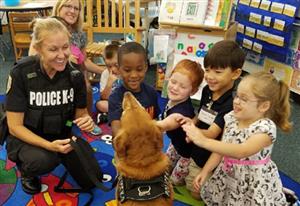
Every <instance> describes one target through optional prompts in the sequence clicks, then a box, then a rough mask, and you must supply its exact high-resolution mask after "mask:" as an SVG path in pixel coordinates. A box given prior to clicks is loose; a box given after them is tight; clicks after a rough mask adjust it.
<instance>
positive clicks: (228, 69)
mask: <svg viewBox="0 0 300 206" xmlns="http://www.w3.org/2000/svg"><path fill="white" fill-rule="evenodd" d="M244 61H245V54H244V52H243V50H242V49H241V48H240V47H239V46H238V44H236V43H235V42H234V41H229V40H222V41H219V42H217V43H215V44H214V46H213V47H212V48H211V49H209V51H208V53H207V54H206V56H205V57H204V68H205V73H204V79H205V80H206V82H207V85H206V86H205V87H204V88H203V91H202V97H201V100H200V107H199V115H198V119H199V120H198V119H197V118H195V121H197V122H196V125H197V127H199V130H201V131H202V132H203V134H204V135H205V136H206V137H208V138H212V139H220V138H221V134H222V130H223V127H224V123H225V122H224V115H225V114H226V113H228V112H230V111H231V110H232V101H233V100H232V92H233V91H234V90H235V84H236V83H237V81H236V80H238V79H239V77H240V75H241V72H242V70H241V68H242V66H243V64H244ZM210 154H211V152H209V151H208V150H206V149H204V148H200V147H198V146H196V145H192V151H191V157H192V161H191V163H190V165H189V174H188V176H187V177H186V179H185V181H186V187H187V189H188V190H189V191H191V195H192V196H193V197H194V198H196V199H199V193H198V192H197V191H195V190H194V187H193V180H194V178H195V177H196V175H197V174H198V173H199V171H200V170H201V168H202V167H203V166H204V164H205V163H206V161H207V160H208V158H209V156H210Z"/></svg>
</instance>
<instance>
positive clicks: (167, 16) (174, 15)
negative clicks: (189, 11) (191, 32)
mask: <svg viewBox="0 0 300 206" xmlns="http://www.w3.org/2000/svg"><path fill="white" fill-rule="evenodd" d="M182 4H183V1H178V0H163V1H162V2H161V5H160V10H159V18H158V21H159V22H160V23H175V24H176V23H177V24H179V21H180V14H181V9H182Z"/></svg>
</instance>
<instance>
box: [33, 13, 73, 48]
mask: <svg viewBox="0 0 300 206" xmlns="http://www.w3.org/2000/svg"><path fill="white" fill-rule="evenodd" d="M31 27H33V34H32V40H33V42H34V46H36V47H40V46H41V43H42V41H43V40H44V39H45V38H46V37H47V35H49V34H50V35H52V34H55V33H57V32H63V33H65V34H67V35H68V37H69V38H70V36H71V35H70V33H69V31H68V29H67V28H66V27H65V26H64V25H63V23H61V22H60V21H59V20H57V19H55V18H46V19H41V18H37V19H34V20H33V21H32V22H31Z"/></svg>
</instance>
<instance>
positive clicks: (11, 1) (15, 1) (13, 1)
mask: <svg viewBox="0 0 300 206" xmlns="http://www.w3.org/2000/svg"><path fill="white" fill-rule="evenodd" d="M4 3H5V5H6V6H18V5H19V4H20V0H4Z"/></svg>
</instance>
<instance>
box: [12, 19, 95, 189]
mask: <svg viewBox="0 0 300 206" xmlns="http://www.w3.org/2000/svg"><path fill="white" fill-rule="evenodd" d="M33 47H34V49H35V51H36V52H37V55H35V56H28V57H26V58H23V59H22V60H20V61H18V62H17V64H16V65H15V66H14V68H13V70H12V71H11V74H10V76H9V81H8V84H7V99H6V108H7V121H8V127H9V132H10V135H9V136H8V139H7V153H8V158H9V159H10V160H12V161H14V162H16V164H17V166H18V169H19V170H20V172H21V184H22V188H23V190H24V191H25V192H26V193H28V194H36V193H38V192H40V190H41V184H40V181H39V176H40V175H43V174H46V173H48V172H50V171H51V170H53V169H54V168H55V167H56V166H57V165H58V164H59V163H60V158H61V156H62V155H63V154H66V153H68V152H70V151H71V150H72V147H71V145H70V139H69V138H70V135H71V125H72V123H74V124H76V125H77V126H78V127H79V128H80V129H81V130H83V131H87V132H90V131H92V130H93V129H94V122H93V120H92V118H91V117H90V116H89V115H88V112H87V109H86V87H85V81H84V76H83V74H82V73H81V72H80V71H79V70H78V69H76V68H74V67H73V66H72V65H71V64H70V62H69V56H70V33H69V31H68V30H67V28H66V27H65V26H64V25H63V24H62V23H61V22H60V21H58V20H57V19H55V18H47V19H36V20H35V22H34V28H33Z"/></svg>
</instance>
